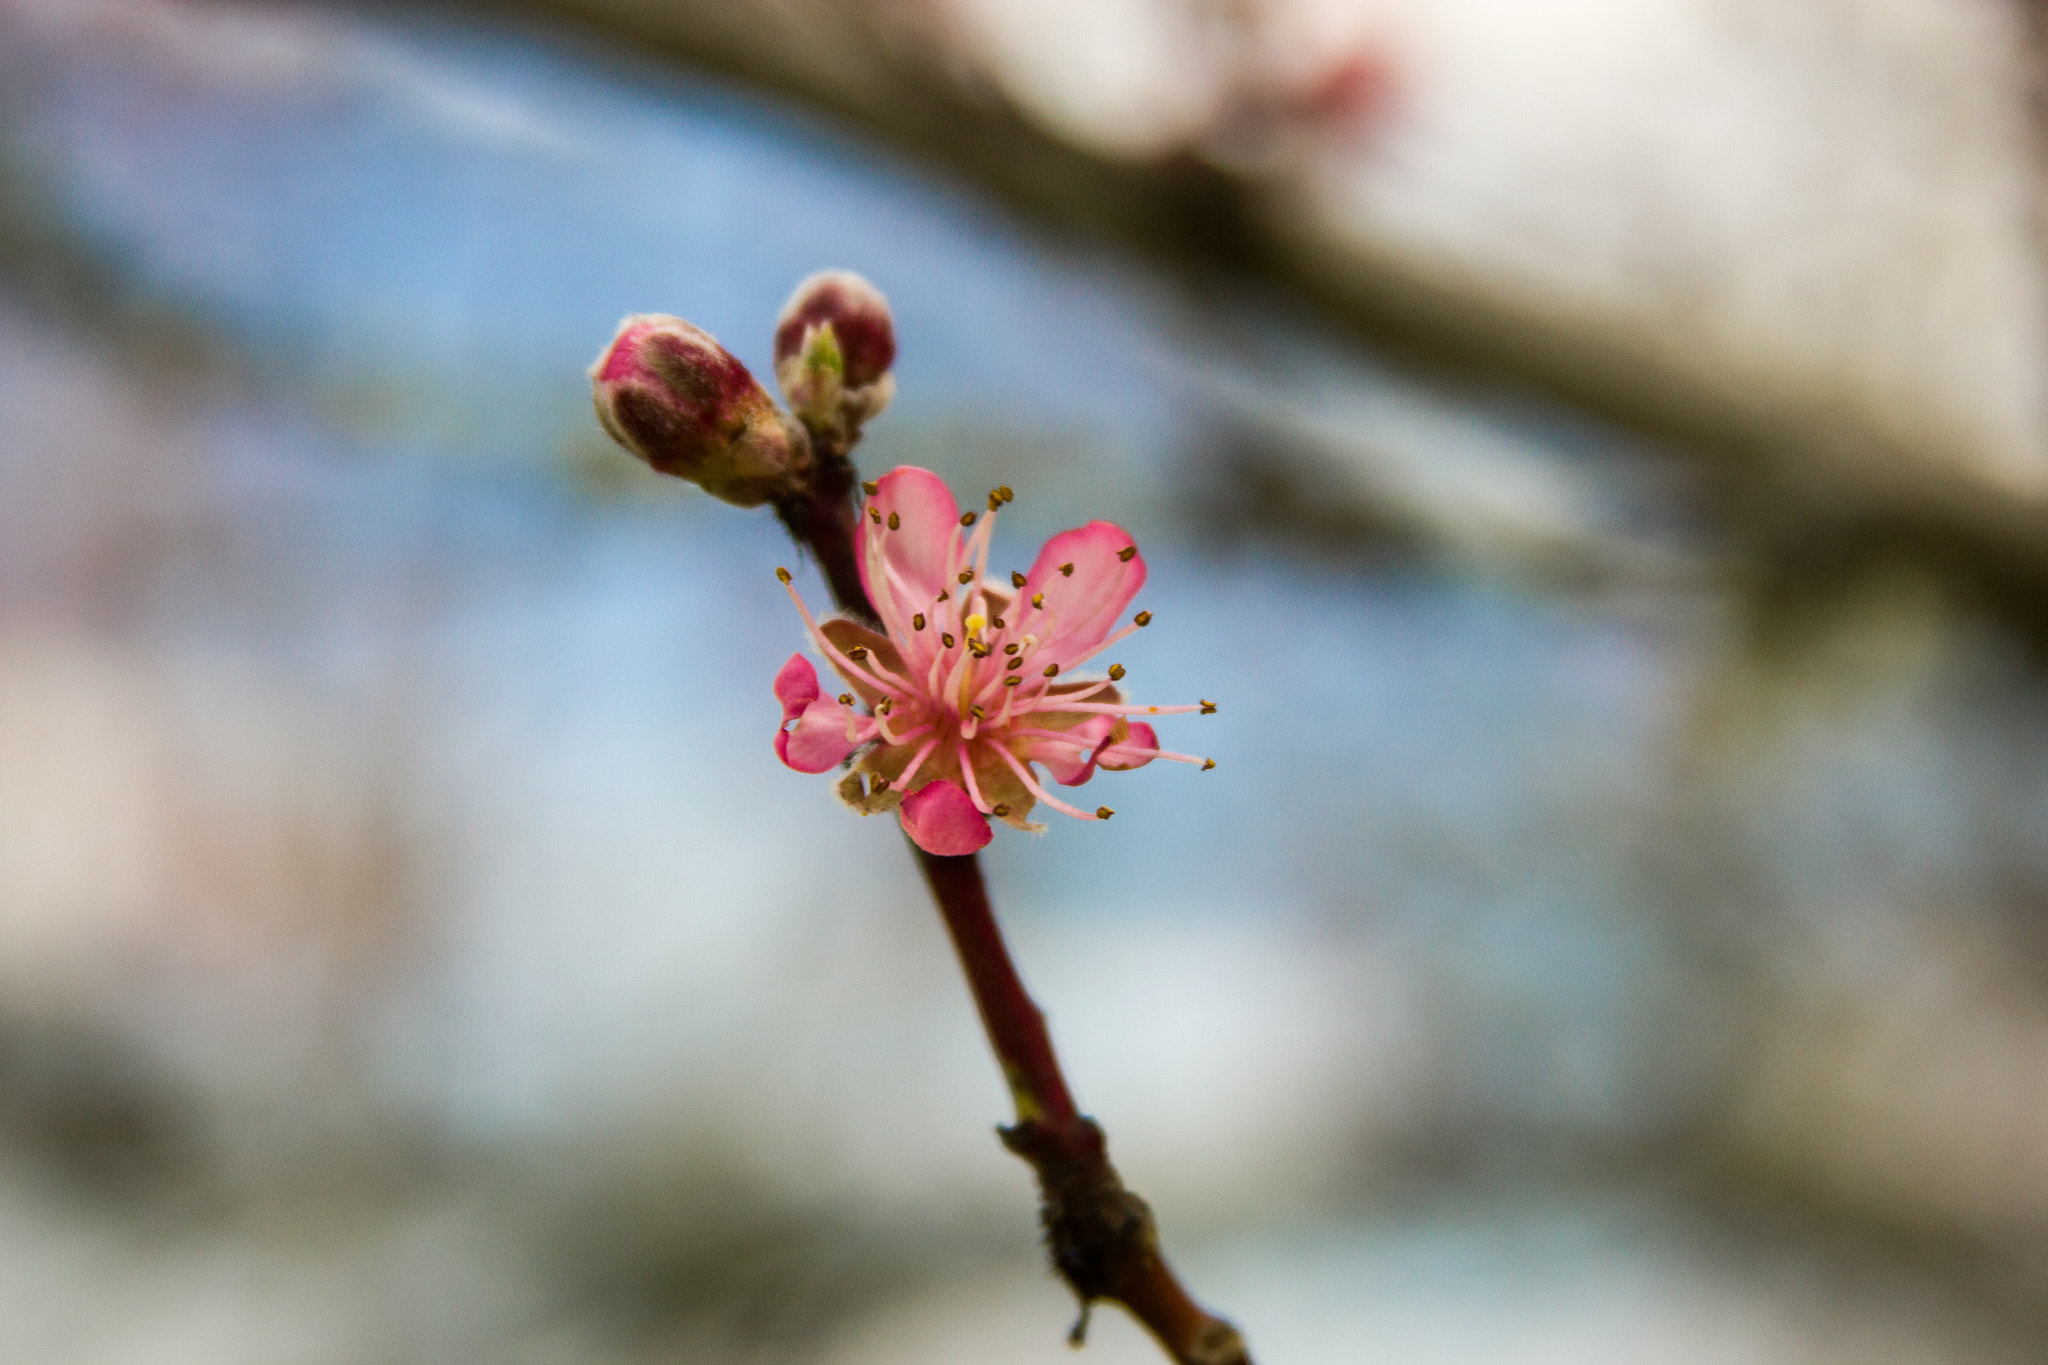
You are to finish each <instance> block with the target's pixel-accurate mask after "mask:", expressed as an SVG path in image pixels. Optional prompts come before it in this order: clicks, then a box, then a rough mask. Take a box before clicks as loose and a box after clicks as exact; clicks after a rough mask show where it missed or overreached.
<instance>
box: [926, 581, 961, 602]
mask: <svg viewBox="0 0 2048 1365" xmlns="http://www.w3.org/2000/svg"><path fill="white" fill-rule="evenodd" d="M961 581H962V582H965V581H966V580H964V579H963V580H961ZM952 596H953V590H952V589H951V588H947V589H946V590H945V591H943V592H941V593H940V594H939V595H938V596H937V597H934V598H933V599H932V601H934V602H944V601H947V600H948V599H950V598H951V597H952Z"/></svg>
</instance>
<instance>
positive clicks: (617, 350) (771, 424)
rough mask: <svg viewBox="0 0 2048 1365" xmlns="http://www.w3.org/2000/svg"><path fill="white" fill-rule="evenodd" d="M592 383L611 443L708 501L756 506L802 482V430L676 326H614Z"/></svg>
mask: <svg viewBox="0 0 2048 1365" xmlns="http://www.w3.org/2000/svg"><path fill="white" fill-rule="evenodd" d="M590 385H591V398H592V400H593V401H594V402H595V403H596V406H597V420H598V421H599V422H600V423H602V424H603V426H604V429H605V431H606V432H607V433H608V434H609V435H610V436H611V438H612V439H613V440H614V441H617V442H618V443H619V444H620V445H622V446H624V447H625V448H626V449H627V450H629V451H631V452H632V453H633V454H635V455H637V456H639V457H640V458H641V459H643V460H645V461H647V463H648V464H649V465H651V466H653V467H654V468H655V469H656V470H658V471H660V472H661V473H663V474H673V475H675V476H676V477H677V478H680V479H688V480H690V481H691V482H692V483H695V484H698V485H701V486H702V487H703V489H704V491H705V492H707V493H709V494H711V495H712V496H713V497H716V498H722V499H724V500H725V501H726V502H730V503H734V504H737V505H738V506H741V507H755V506H758V505H760V504H761V503H764V502H767V501H769V500H771V499H773V498H777V497H780V496H782V495H784V494H787V493H791V492H795V491H796V490H798V489H800V488H802V487H803V485H804V483H805V481H806V479H807V477H808V475H809V472H810V465H811V448H810V441H809V438H808V437H807V436H806V435H805V434H804V431H803V429H802V428H801V427H800V426H798V425H797V424H796V423H795V422H792V421H790V420H789V417H788V416H787V415H786V414H785V413H784V412H783V411H782V409H780V408H778V407H777V406H776V405H775V400H774V399H772V398H770V397H769V396H768V391H767V390H766V389H764V388H762V387H761V385H760V383H759V381H757V380H756V379H755V378H754V376H753V375H751V374H749V373H748V372H747V367H746V366H745V365H743V364H741V363H740V361H739V358H738V357H737V356H735V355H733V353H732V352H730V351H728V350H726V349H725V347H723V346H721V345H719V344H718V342H717V341H716V340H715V339H714V338H713V337H712V336H711V334H710V333H709V332H706V331H705V330H704V329H703V328H701V327H697V326H694V325H692V324H690V323H687V322H685V321H683V320H682V319H681V318H673V317H668V316H666V315H665V314H661V313H641V314H637V315H635V316H633V317H629V318H627V319H626V320H625V321H624V322H622V323H620V324H619V332H618V335H617V336H615V337H613V338H612V344H611V345H610V346H607V347H606V348H605V351H604V354H603V355H601V356H599V357H598V358H597V363H596V364H594V365H592V366H591V367H590Z"/></svg>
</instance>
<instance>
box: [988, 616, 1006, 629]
mask: <svg viewBox="0 0 2048 1365" xmlns="http://www.w3.org/2000/svg"><path fill="white" fill-rule="evenodd" d="M989 624H990V625H992V626H994V627H995V628H996V629H997V630H1001V629H1002V628H1003V618H1002V617H1000V616H998V617H995V618H994V619H993V620H991V621H990V622H989Z"/></svg>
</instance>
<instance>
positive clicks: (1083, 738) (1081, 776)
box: [1024, 716, 1116, 787]
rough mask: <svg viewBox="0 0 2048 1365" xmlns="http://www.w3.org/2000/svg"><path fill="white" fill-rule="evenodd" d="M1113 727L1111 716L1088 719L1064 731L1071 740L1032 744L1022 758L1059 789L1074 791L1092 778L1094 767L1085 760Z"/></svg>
mask: <svg viewBox="0 0 2048 1365" xmlns="http://www.w3.org/2000/svg"><path fill="white" fill-rule="evenodd" d="M1114 724H1116V717H1114V716H1090V717H1089V718H1088V719H1086V720H1084V721H1082V722H1080V723H1079V724H1077V725H1075V726H1073V727H1072V728H1071V729H1069V730H1067V732H1066V733H1067V734H1069V735H1072V736H1073V738H1072V739H1071V740H1067V739H1041V740H1036V741H1034V742H1033V744H1032V745H1031V748H1030V750H1029V752H1028V753H1026V754H1025V755H1024V757H1027V758H1029V759H1030V760H1031V761H1032V762H1033V763H1036V764H1038V765H1039V766H1040V767H1042V768H1044V769H1045V770H1046V771H1047V772H1048V773H1050V774H1052V780H1053V781H1055V782H1057V783H1059V784H1060V785H1061V786H1062V787H1078V786H1080V785H1081V784H1082V783H1083V782H1086V781H1087V780H1088V779H1089V778H1091V777H1093V776H1094V775H1095V765H1094V764H1093V763H1091V762H1090V761H1089V758H1090V756H1091V755H1092V754H1094V752H1095V746H1096V745H1098V744H1100V743H1102V741H1103V740H1104V739H1105V738H1107V737H1108V735H1109V727H1110V726H1112V725H1114Z"/></svg>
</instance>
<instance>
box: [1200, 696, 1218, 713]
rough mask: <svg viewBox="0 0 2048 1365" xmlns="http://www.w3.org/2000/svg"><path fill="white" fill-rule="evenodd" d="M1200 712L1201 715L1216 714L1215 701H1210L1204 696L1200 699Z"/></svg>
mask: <svg viewBox="0 0 2048 1365" xmlns="http://www.w3.org/2000/svg"><path fill="white" fill-rule="evenodd" d="M1202 714H1203V715H1205V716H1213V715H1215V714H1216V703H1215V702H1213V701H1210V700H1209V699H1208V698H1206V697H1204V698H1203V699H1202Z"/></svg>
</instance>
